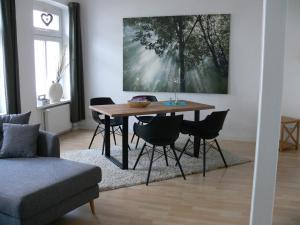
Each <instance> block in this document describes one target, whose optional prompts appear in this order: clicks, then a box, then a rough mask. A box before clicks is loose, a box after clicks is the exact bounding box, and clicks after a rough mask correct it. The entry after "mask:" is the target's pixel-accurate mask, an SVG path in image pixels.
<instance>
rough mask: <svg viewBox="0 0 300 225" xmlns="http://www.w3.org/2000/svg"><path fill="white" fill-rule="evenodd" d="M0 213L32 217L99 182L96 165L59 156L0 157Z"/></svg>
mask: <svg viewBox="0 0 300 225" xmlns="http://www.w3.org/2000/svg"><path fill="white" fill-rule="evenodd" d="M0 177H1V179H0V212H1V213H2V214H6V215H9V216H11V217H15V218H20V219H26V218H29V217H32V216H34V215H36V214H38V213H40V212H42V211H44V210H46V209H48V208H50V207H52V206H54V205H56V204H59V203H60V202H62V201H63V200H65V199H68V198H71V197H72V196H75V195H77V194H79V193H81V192H82V191H85V190H87V189H88V188H90V187H93V186H95V185H96V184H98V183H99V182H100V181H101V169H100V168H99V167H96V166H92V165H87V164H82V163H78V162H72V161H68V160H64V159H59V158H48V157H47V158H44V157H39V158H31V159H28V158H18V159H1V160H0Z"/></svg>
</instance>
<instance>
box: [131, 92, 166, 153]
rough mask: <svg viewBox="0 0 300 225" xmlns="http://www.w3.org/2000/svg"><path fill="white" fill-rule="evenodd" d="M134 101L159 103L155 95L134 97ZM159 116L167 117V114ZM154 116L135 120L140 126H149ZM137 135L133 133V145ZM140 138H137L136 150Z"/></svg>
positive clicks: (140, 117) (137, 117)
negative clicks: (142, 100) (141, 100)
mask: <svg viewBox="0 0 300 225" xmlns="http://www.w3.org/2000/svg"><path fill="white" fill-rule="evenodd" d="M134 99H144V100H147V101H149V102H157V98H156V97H155V96H154V95H137V96H134V97H133V98H132V100H134ZM157 115H158V116H165V115H166V114H165V113H161V114H157ZM153 117H154V116H150V115H146V116H136V117H135V118H136V119H137V120H138V124H140V125H142V124H147V123H149V122H150V121H151V120H152V119H153ZM135 136H136V134H135V133H133V136H132V138H131V143H132V142H133V140H134V138H135ZM139 141H140V138H139V137H137V141H136V146H135V148H137V146H138V144H139Z"/></svg>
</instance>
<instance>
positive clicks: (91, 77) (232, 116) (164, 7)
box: [81, 0, 262, 140]
mask: <svg viewBox="0 0 300 225" xmlns="http://www.w3.org/2000/svg"><path fill="white" fill-rule="evenodd" d="M81 6H82V27H83V32H84V34H83V40H84V53H85V54H84V61H85V92H86V109H87V117H88V118H87V120H86V121H85V123H83V126H85V127H94V126H95V125H94V123H93V122H92V120H91V115H90V111H89V110H88V103H89V98H91V97H97V96H111V97H112V98H113V99H114V100H115V101H116V102H117V103H121V102H126V101H127V100H128V99H130V98H131V97H132V96H133V95H135V94H139V93H133V92H123V91H122V80H123V79H122V76H123V64H122V63H123V53H122V50H123V46H122V43H123V29H122V28H123V27H122V18H124V17H140V16H166V15H188V14H191V15H193V14H207V13H230V14H231V15H232V25H231V48H230V77H229V94H228V95H212V94H211V95H208V94H180V95H179V97H180V98H182V99H190V100H194V101H199V102H203V103H208V104H213V105H215V106H216V108H217V109H218V110H222V109H227V108H230V109H231V111H230V113H229V116H228V120H227V121H226V123H225V127H224V132H223V138H226V139H239V140H254V139H255V136H256V124H257V123H256V121H257V105H258V91H259V65H260V45H261V29H262V28H261V18H262V1H261V0H251V1H249V0H223V1H219V0H185V1H182V0H163V1H162V0H152V1H148V0H110V1H107V0H81ZM155 95H157V96H158V98H159V99H161V100H162V99H169V98H170V97H171V96H172V97H173V94H170V93H155ZM206 113H207V112H205V113H204V112H203V113H202V114H201V115H202V116H201V117H203V116H204V115H205V114H206ZM186 118H187V119H192V114H191V113H190V114H188V115H187V117H186Z"/></svg>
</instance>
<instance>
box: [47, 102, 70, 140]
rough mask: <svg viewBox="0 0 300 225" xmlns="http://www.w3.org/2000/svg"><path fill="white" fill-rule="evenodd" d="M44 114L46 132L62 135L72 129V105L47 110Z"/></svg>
mask: <svg viewBox="0 0 300 225" xmlns="http://www.w3.org/2000/svg"><path fill="white" fill-rule="evenodd" d="M43 114H44V116H43V117H44V130H46V131H49V132H52V133H55V134H61V133H64V132H66V131H69V130H71V129H72V123H71V121H70V104H65V105H60V106H55V107H53V108H48V109H45V110H44V113H43Z"/></svg>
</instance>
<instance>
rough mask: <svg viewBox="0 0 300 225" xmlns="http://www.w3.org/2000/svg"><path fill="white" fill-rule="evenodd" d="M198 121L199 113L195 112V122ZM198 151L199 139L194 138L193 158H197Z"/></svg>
mask: <svg viewBox="0 0 300 225" xmlns="http://www.w3.org/2000/svg"><path fill="white" fill-rule="evenodd" d="M199 120H200V111H199V110H195V121H199ZM199 151H200V137H199V136H194V157H196V158H199Z"/></svg>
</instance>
